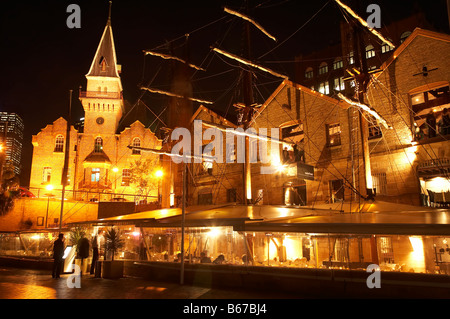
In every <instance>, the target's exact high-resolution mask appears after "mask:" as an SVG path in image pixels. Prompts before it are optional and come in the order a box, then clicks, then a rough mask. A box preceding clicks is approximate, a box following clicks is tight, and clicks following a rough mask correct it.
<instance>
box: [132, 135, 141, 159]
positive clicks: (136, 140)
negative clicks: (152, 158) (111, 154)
mask: <svg viewBox="0 0 450 319" xmlns="http://www.w3.org/2000/svg"><path fill="white" fill-rule="evenodd" d="M134 147H141V140H140V139H139V137H135V138H134V139H133V151H132V153H131V154H133V155H140V154H141V150H140V149H135V148H134Z"/></svg>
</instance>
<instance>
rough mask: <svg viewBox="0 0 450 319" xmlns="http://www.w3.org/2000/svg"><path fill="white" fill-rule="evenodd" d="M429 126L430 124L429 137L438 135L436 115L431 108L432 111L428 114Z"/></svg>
mask: <svg viewBox="0 0 450 319" xmlns="http://www.w3.org/2000/svg"><path fill="white" fill-rule="evenodd" d="M426 122H427V126H428V137H429V138H432V137H435V136H436V117H435V116H434V113H433V111H432V110H431V111H430V113H428V115H427V119H426Z"/></svg>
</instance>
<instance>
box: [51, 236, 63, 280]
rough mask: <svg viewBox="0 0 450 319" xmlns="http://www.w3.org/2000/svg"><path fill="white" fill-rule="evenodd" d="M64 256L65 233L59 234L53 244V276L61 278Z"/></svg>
mask: <svg viewBox="0 0 450 319" xmlns="http://www.w3.org/2000/svg"><path fill="white" fill-rule="evenodd" d="M63 256H64V235H63V234H59V236H58V239H57V240H55V242H54V244H53V271H52V277H53V278H59V276H60V274H61V268H62V265H63Z"/></svg>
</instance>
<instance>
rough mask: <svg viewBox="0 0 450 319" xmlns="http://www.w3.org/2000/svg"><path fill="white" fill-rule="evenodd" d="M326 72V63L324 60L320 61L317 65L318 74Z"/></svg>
mask: <svg viewBox="0 0 450 319" xmlns="http://www.w3.org/2000/svg"><path fill="white" fill-rule="evenodd" d="M325 73H328V64H326V63H325V62H322V63H321V64H320V66H319V74H325Z"/></svg>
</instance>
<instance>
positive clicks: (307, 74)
mask: <svg viewBox="0 0 450 319" xmlns="http://www.w3.org/2000/svg"><path fill="white" fill-rule="evenodd" d="M313 77H314V71H313V69H312V68H311V67H310V68H307V69H306V71H305V79H312V78H313Z"/></svg>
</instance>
